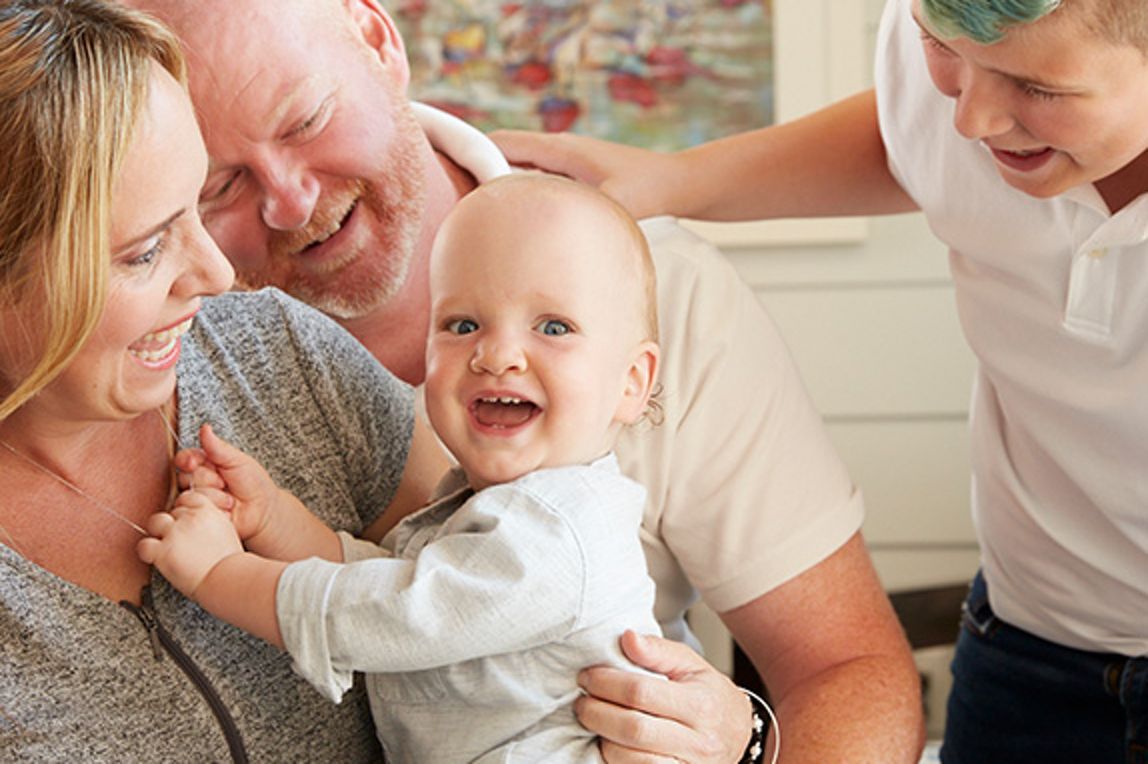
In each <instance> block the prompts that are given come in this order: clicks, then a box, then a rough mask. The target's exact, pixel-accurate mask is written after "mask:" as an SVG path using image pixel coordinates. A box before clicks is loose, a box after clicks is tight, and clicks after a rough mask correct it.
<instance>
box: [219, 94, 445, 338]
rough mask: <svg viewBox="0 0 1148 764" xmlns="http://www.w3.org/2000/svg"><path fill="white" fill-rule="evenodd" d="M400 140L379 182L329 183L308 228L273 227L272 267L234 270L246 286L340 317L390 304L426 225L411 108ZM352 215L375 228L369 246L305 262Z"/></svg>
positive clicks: (402, 119)
mask: <svg viewBox="0 0 1148 764" xmlns="http://www.w3.org/2000/svg"><path fill="white" fill-rule="evenodd" d="M395 124H396V140H395V141H394V143H393V145H392V146H391V147H390V152H389V154H388V157H387V163H388V169H387V173H386V177H385V178H384V179H383V180H382V182H381V183H378V182H374V183H372V182H368V181H365V180H355V181H350V182H347V183H345V184H342V185H341V186H338V187H331V186H328V187H327V188H325V189H324V192H323V197H322V198H320V200H319V202H318V203H317V204H316V206H315V211H314V213H313V214H312V215H311V219H310V220H309V221H307V225H306V226H304V227H303V228H301V229H298V230H295V231H273V232H272V233H271V239H270V241H269V242H268V248H269V251H270V257H269V263H270V265H269V266H268V267H267V268H266V269H264V270H260V271H248V272H243V273H239V274H237V282H238V283H239V285H240V286H243V287H246V288H251V289H255V288H259V287H263V286H274V287H278V288H280V289H282V290H283V291H284V292H287V293H288V294H290V295H291V296H292V297H295V298H297V299H299V300H302V301H303V302H306V303H308V304H309V305H311V306H313V307H315V308H318V309H319V310H321V311H323V312H324V313H327V314H329V315H331V316H333V317H335V318H339V319H353V318H359V317H362V316H365V315H367V314H369V313H371V312H373V311H375V310H377V309H378V308H380V307H382V306H383V305H386V304H387V303H388V302H390V300H392V299H393V298H394V297H395V295H397V294H398V293H399V292H400V291H401V290H402V288H403V285H404V284H406V281H407V278H408V276H409V275H410V269H411V262H412V260H413V259H414V255H415V247H416V246H417V245H418V242H419V234H420V232H421V230H422V225H423V209H424V200H425V198H426V187H425V183H424V177H423V168H422V164H421V163H420V161H419V143H420V142H421V141H422V140H423V133H422V129H421V128H420V127H419V125H418V123H417V122H416V121H415V119H414V114H413V112H411V110H410V109H409V108H408V107H406V104H404V108H402V109H400V110H399V112H398V113H397V114H396V118H395ZM352 209H354V214H356V215H359V216H361V215H363V214H366V215H367V216H368V220H359V221H358V223H359V224H360V225H362V224H363V223H366V224H367V225H369V226H371V230H372V232H373V236H372V237H371V239H370V243H369V247H370V249H369V251H352V250H348V251H345V252H342V253H340V254H341V255H342V257H341V258H338V259H335V260H332V261H331V262H330V263H329V264H328V267H326V268H325V269H320V268H315V267H302V266H301V264H300V263H298V262H296V260H297V259H298V258H305V257H306V254H298V253H299V250H300V249H302V248H303V247H305V246H307V245H308V244H310V243H312V242H314V241H316V240H318V239H321V238H324V237H326V236H329V235H330V234H331V233H332V232H333V231H335V230H337V229H338V228H339V227H340V226H341V225H342V224H343V223H344V222H345V220H344V218H345V217H346V216H347V215H348V214H350V213H351V211H352Z"/></svg>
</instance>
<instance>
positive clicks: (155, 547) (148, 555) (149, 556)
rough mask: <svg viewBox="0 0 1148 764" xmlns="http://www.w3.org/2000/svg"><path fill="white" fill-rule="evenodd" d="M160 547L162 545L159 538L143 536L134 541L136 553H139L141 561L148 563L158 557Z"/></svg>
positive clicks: (152, 562)
mask: <svg viewBox="0 0 1148 764" xmlns="http://www.w3.org/2000/svg"><path fill="white" fill-rule="evenodd" d="M161 548H162V545H161V544H160V541H159V539H153V538H144V539H140V540H139V541H138V542H137V543H136V554H137V555H139V558H140V560H141V561H143V562H146V563H147V564H148V565H153V564H155V561H156V560H157V559H158V558H159V551H160V549H161Z"/></svg>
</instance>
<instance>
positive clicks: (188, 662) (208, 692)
mask: <svg viewBox="0 0 1148 764" xmlns="http://www.w3.org/2000/svg"><path fill="white" fill-rule="evenodd" d="M120 606H121V607H123V608H125V609H127V610H129V611H131V612H132V613H134V614H135V616H136V618H139V619H140V623H142V624H143V626H144V629H146V630H147V634H148V639H149V640H150V642H151V648H152V653H153V654H154V655H155V659H156V660H157V661H162V660H163V656H164V654H165V653H166V654H167V655H170V656H171V658H172V660H174V661H175V665H177V666H179V668H180V670H181V671H183V673H184V674H185V675H186V676H187V678H188V679H190V680H191V683H192V684H194V685H195V688H196V689H197V690H199V694H200V695H202V696H203V699H204V700H206V701H207V705H208V706H210V707H211V712H212V713H213V714H215V718H216V720H217V721H218V722H219V726H220V727H221V728H222V729H223V737H224V739H226V740H227V748H228V750H230V751H231V760H232V761H233V762H235V764H247V749H246V748H245V747H244V745H243V736H242V735H241V734H240V733H239V727H238V726H237V725H236V724H235V720H234V719H233V718H232V717H231V714H230V713H229V712H228V710H227V707H226V706H225V705H223V700H222V699H221V698H220V697H219V693H217V692H216V691H215V688H214V687H212V686H211V682H209V681H208V679H207V677H206V676H205V675H204V673H203V671H202V670H200V668H199V666H196V665H195V662H194V661H192V659H191V657H190V656H188V654H187V653H185V652H184V651H183V648H182V647H180V646H179V643H178V642H176V641H175V637H173V636H172V635H171V633H170V632H169V631H168V630H167V629H165V628H164V626H163V624H162V623H160V620H159V615H158V614H157V613H156V612H155V603H154V602H153V600H152V595H151V586H150V585H148V586H145V587H144V588H143V589H141V590H140V604H139V605H136V604H135V603H132V602H128V601H127V600H120Z"/></svg>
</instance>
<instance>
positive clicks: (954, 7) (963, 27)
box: [921, 0, 1148, 55]
mask: <svg viewBox="0 0 1148 764" xmlns="http://www.w3.org/2000/svg"><path fill="white" fill-rule="evenodd" d="M921 8H922V10H923V11H924V13H925V17H926V19H927V20H928V22H929V24H930V25H931V26H932V27H933V28H934V29H936V30H937V32H938V33H939V34H940V35H942V36H943V37H945V38H950V39H951V38H954V37H967V38H968V39H970V40H972V41H973V42H977V43H980V44H982V45H988V44H990V43H994V42H998V41H999V40H1000V39H1001V38H1002V37H1004V35H1005V33H1006V32H1007V31H1008V30H1009V29H1010V28H1011V27H1014V26H1018V25H1023V24H1030V23H1032V22H1034V21H1038V20H1040V19H1042V18H1044V17H1045V16H1047V15H1048V14H1050V13H1052V12H1053V11H1055V10H1057V9H1058V8H1059V9H1060V12H1061V13H1071V14H1073V15H1074V16H1076V18H1077V19H1078V20H1079V23H1081V24H1082V25H1083V27H1084V28H1085V29H1086V30H1088V31H1089V32H1091V33H1093V34H1095V35H1096V36H1097V37H1099V38H1100V39H1102V40H1105V41H1106V42H1109V43H1112V44H1114V45H1131V46H1133V47H1135V48H1137V49H1138V50H1139V51H1140V52H1141V53H1143V54H1145V55H1148V2H1146V0H921Z"/></svg>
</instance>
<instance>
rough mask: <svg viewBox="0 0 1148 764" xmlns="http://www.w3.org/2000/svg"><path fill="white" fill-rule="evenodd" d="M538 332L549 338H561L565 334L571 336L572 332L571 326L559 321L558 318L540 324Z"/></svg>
mask: <svg viewBox="0 0 1148 764" xmlns="http://www.w3.org/2000/svg"><path fill="white" fill-rule="evenodd" d="M538 331H540V332H542V333H543V334H545V335H546V336H548V337H561V336H562V335H564V334H569V333H570V332H571V331H572V330H571V328H570V324H568V323H566V322H565V321H559V320H558V319H556V318H548V319H546V320H545V321H543V322H541V323H539V324H538Z"/></svg>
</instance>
